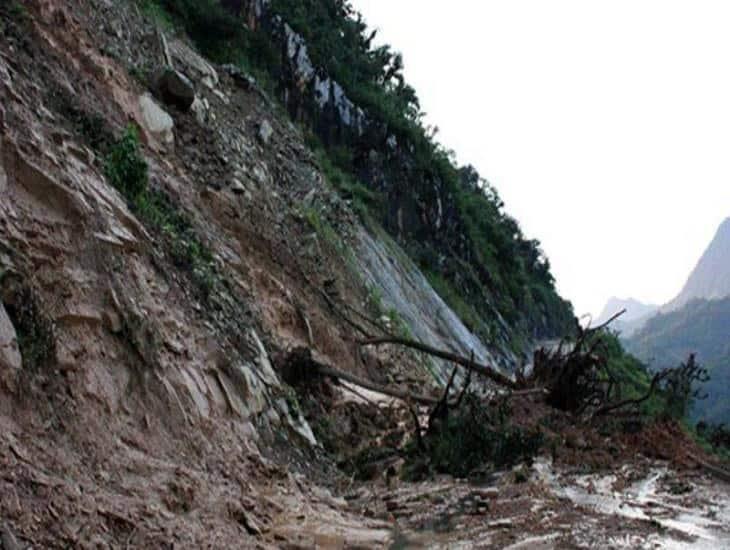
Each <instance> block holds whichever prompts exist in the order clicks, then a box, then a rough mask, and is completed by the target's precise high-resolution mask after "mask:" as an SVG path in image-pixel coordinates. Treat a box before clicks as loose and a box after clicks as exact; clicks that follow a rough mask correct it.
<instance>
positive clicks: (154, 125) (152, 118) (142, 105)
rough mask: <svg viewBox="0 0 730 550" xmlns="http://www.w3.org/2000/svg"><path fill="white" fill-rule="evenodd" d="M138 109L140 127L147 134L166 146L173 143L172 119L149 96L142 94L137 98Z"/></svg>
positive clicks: (173, 124)
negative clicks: (140, 120)
mask: <svg viewBox="0 0 730 550" xmlns="http://www.w3.org/2000/svg"><path fill="white" fill-rule="evenodd" d="M139 109H140V112H141V114H142V125H143V126H144V129H145V130H146V131H147V132H149V133H150V134H152V136H154V137H155V138H156V139H158V140H159V141H161V142H162V143H165V144H168V145H169V144H171V143H173V142H174V141H175V135H174V134H173V132H172V129H173V127H174V126H175V123H174V121H173V120H172V117H171V116H170V115H169V114H168V113H167V111H165V110H164V109H163V108H162V107H160V106H159V105H158V104H157V103H156V102H155V100H154V99H153V98H152V96H151V95H150V94H142V95H141V96H140V97H139Z"/></svg>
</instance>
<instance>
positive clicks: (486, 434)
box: [404, 394, 544, 480]
mask: <svg viewBox="0 0 730 550" xmlns="http://www.w3.org/2000/svg"><path fill="white" fill-rule="evenodd" d="M509 417H510V411H509V410H508V408H507V406H506V405H505V404H501V405H500V406H492V407H489V406H487V405H486V404H485V402H484V401H483V400H482V399H480V398H479V397H477V396H476V395H474V394H466V395H465V396H464V399H463V402H462V403H461V406H460V407H458V408H455V409H452V410H449V414H448V415H447V416H446V417H445V418H443V419H441V420H440V421H439V422H436V423H433V424H432V426H431V429H430V430H429V433H427V434H426V436H425V437H424V439H423V445H424V447H425V450H426V453H425V454H424V453H423V452H422V451H423V450H424V449H420V448H419V447H418V445H417V442H416V441H412V442H411V444H410V448H409V450H408V453H407V460H408V463H407V464H406V466H405V468H404V476H405V477H406V478H407V479H411V480H416V479H420V478H422V477H423V476H424V475H428V474H430V473H431V472H436V473H442V474H451V475H453V476H455V477H466V476H469V475H473V474H475V473H477V472H479V473H482V474H484V473H489V472H490V471H491V470H493V469H494V468H503V467H505V466H512V465H514V464H517V463H519V462H522V461H527V462H530V461H531V460H532V459H533V458H534V457H535V455H537V453H538V452H539V450H540V448H541V447H542V445H543V443H544V436H543V434H542V432H541V431H540V430H539V429H532V430H528V429H524V428H521V427H518V426H514V425H512V424H511V423H510V422H509Z"/></svg>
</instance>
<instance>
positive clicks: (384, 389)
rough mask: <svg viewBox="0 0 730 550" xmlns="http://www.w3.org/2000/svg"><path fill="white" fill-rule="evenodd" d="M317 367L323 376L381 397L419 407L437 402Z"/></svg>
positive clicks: (327, 367)
mask: <svg viewBox="0 0 730 550" xmlns="http://www.w3.org/2000/svg"><path fill="white" fill-rule="evenodd" d="M317 367H318V368H317V370H318V371H319V373H320V374H322V375H323V376H330V377H332V378H338V379H340V380H344V381H345V382H350V383H351V384H355V385H356V386H360V387H361V388H365V389H366V390H370V391H374V392H376V393H382V394H383V395H388V396H390V397H395V398H397V399H402V400H404V401H411V402H414V403H418V404H419V405H436V404H437V403H438V402H439V400H438V399H435V398H433V397H429V396H427V395H421V394H417V393H413V392H410V391H408V390H401V389H399V388H390V387H388V386H383V385H381V384H376V383H375V382H372V381H370V380H366V379H364V378H360V377H359V376H355V375H354V374H350V373H348V372H344V371H341V370H339V369H336V368H334V367H329V366H327V365H322V364H317Z"/></svg>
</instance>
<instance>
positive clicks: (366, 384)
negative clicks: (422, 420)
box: [279, 347, 439, 406]
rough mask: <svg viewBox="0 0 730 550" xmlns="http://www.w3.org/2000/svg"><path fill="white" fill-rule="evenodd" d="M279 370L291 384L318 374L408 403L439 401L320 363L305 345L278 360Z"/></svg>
mask: <svg viewBox="0 0 730 550" xmlns="http://www.w3.org/2000/svg"><path fill="white" fill-rule="evenodd" d="M279 370H280V372H281V374H282V378H283V379H284V381H285V382H286V383H287V384H290V385H292V386H298V385H301V384H306V382H307V381H309V380H310V379H311V377H312V375H314V374H318V375H320V376H329V377H331V378H337V379H338V380H343V381H345V382H349V383H350V384H354V385H355V386H359V387H361V388H365V389H366V390H370V391H374V392H376V393H380V394H383V395H388V396H390V397H395V398H396V399H402V400H404V401H406V402H410V403H418V404H420V405H428V406H432V405H436V404H437V403H438V402H439V400H438V399H436V398H434V397H431V396H428V395H422V394H417V393H414V392H411V391H409V390H405V389H400V388H393V387H389V386H385V385H383V384H378V383H376V382H373V381H372V380H367V379H365V378H361V377H359V376H356V375H354V374H351V373H349V372H345V371H342V370H340V369H337V368H335V367H332V366H330V365H325V364H324V363H320V362H319V361H317V360H316V359H314V358H313V357H312V352H311V350H309V349H308V348H305V347H299V348H295V349H293V350H291V351H290V352H288V353H287V354H286V357H284V358H283V361H281V362H280V364H279Z"/></svg>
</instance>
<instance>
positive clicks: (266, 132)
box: [259, 120, 274, 145]
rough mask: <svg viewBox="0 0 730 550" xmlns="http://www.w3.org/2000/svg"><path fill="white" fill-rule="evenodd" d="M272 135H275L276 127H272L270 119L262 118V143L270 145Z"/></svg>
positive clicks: (260, 126)
mask: <svg viewBox="0 0 730 550" xmlns="http://www.w3.org/2000/svg"><path fill="white" fill-rule="evenodd" d="M272 135H274V129H273V128H272V127H271V123H270V122H269V121H268V120H262V121H261V123H260V124H259V140H260V141H261V143H263V144H264V145H268V144H269V142H270V141H271V136H272Z"/></svg>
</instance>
